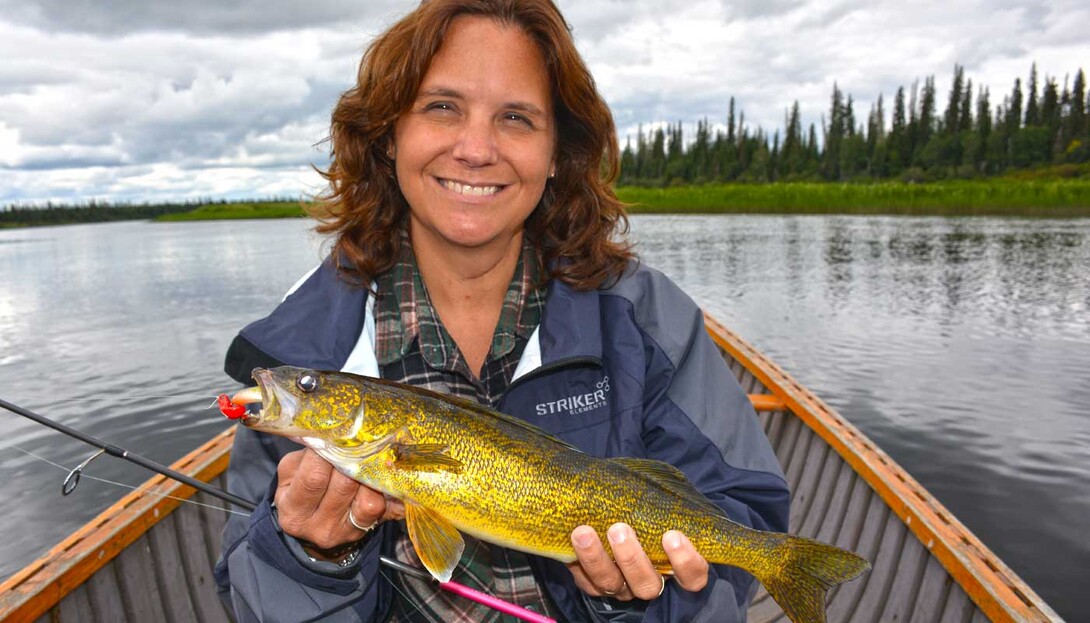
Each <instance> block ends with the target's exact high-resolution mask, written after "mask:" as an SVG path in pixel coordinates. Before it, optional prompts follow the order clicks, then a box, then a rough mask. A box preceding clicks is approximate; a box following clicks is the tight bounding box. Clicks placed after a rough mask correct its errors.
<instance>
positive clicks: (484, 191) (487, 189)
mask: <svg viewBox="0 0 1090 623" xmlns="http://www.w3.org/2000/svg"><path fill="white" fill-rule="evenodd" d="M439 183H440V184H442V185H443V188H446V189H447V190H452V191H454V192H456V193H458V194H459V195H466V196H470V197H484V196H487V195H494V194H496V193H498V192H499V191H500V187H499V186H470V185H468V184H459V183H458V182H454V181H451V180H439Z"/></svg>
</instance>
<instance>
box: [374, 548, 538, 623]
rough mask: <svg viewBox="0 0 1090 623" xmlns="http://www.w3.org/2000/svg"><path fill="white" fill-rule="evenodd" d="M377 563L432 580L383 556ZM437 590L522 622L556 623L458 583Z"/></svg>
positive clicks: (429, 576)
mask: <svg viewBox="0 0 1090 623" xmlns="http://www.w3.org/2000/svg"><path fill="white" fill-rule="evenodd" d="M379 561H380V562H382V564H384V565H386V566H387V567H390V568H391V569H396V570H398V571H400V572H401V573H406V574H408V575H411V576H414V577H418V578H423V579H427V580H430V579H433V578H432V577H431V574H430V573H428V572H427V571H424V570H423V569H417V568H416V567H410V566H409V565H406V564H403V563H400V562H398V561H396V560H392V559H390V558H387V557H385V556H382V557H381V558H379ZM439 588H441V589H443V590H445V591H447V592H450V593H454V594H455V595H459V596H461V597H465V598H466V599H469V600H471V601H475V602H477V603H479V604H482V605H485V606H488V607H489V608H492V609H493V610H499V611H500V612H502V613H504V614H510V615H511V616H513V617H515V618H517V619H519V620H522V621H529V622H530V623H556V619H550V618H549V617H547V616H543V615H541V614H538V613H537V612H534V611H533V610H527V609H526V608H523V607H522V606H519V605H516V604H513V603H510V602H507V601H504V600H502V599H497V598H495V597H493V596H491V595H486V594H485V593H482V592H480V591H478V590H474V589H472V588H469V587H468V586H466V585H465V584H459V583H458V582H454V581H450V582H440V583H439Z"/></svg>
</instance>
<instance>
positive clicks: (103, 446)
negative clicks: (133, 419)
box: [0, 398, 257, 511]
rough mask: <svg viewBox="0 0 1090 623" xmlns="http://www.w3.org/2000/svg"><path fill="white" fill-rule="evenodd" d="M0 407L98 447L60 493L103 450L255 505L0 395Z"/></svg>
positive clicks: (237, 502)
mask: <svg viewBox="0 0 1090 623" xmlns="http://www.w3.org/2000/svg"><path fill="white" fill-rule="evenodd" d="M0 407H3V408H5V409H7V410H8V411H11V412H12V413H15V414H16V415H21V416H23V417H25V418H27V419H29V420H33V421H35V422H37V423H39V424H41V425H42V426H48V427H49V428H52V429H53V430H55V431H59V432H62V433H64V434H65V435H68V436H69V437H72V438H75V439H78V440H80V441H82V442H83V443H85V444H87V445H90V446H94V447H96V448H98V449H99V451H98V452H97V453H95V454H93V455H91V456H90V457H89V458H88V459H87V460H86V461H84V462H82V463H80V464H79V466H77V467H76V468H75V469H73V470H72V471H71V472H69V473H68V477H67V478H65V479H64V485H63V486H62V487H61V494H62V495H68V494H69V493H72V491H74V490H75V489H76V485H78V484H79V478H80V474H81V473H82V471H83V469H84V468H85V467H87V464H88V463H90V462H91V461H93V460H94V459H95V458H97V457H98V456H100V455H101V454H102V453H103V452H105V453H106V454H109V455H110V456H115V457H117V458H119V459H124V460H126V461H128V462H130V463H135V464H136V465H139V466H140V467H143V468H144V469H148V470H151V471H153V472H155V473H157V474H161V475H163V476H166V477H167V478H172V479H174V480H177V481H178V482H181V483H183V484H187V485H189V486H190V487H193V488H194V489H197V490H198V491H203V492H204V493H207V494H208V495H211V496H214V497H217V498H219V499H221V500H223V501H225V502H230V503H231V504H234V505H235V506H238V507H239V508H244V509H246V510H248V511H253V510H254V509H255V508H257V506H256V505H255V504H254V503H253V502H251V501H249V500H244V499H242V498H240V497H238V496H237V495H234V494H232V493H229V492H227V491H224V490H223V489H220V488H218V487H213V486H212V485H210V484H208V483H206V482H201V481H200V480H197V479H195V478H192V477H190V476H186V475H185V474H183V473H181V472H178V471H175V470H173V469H170V468H169V467H167V466H166V465H162V464H160V463H156V462H155V461H152V460H150V459H146V458H144V457H142V456H140V455H139V454H134V453H132V452H129V451H128V450H126V449H124V448H119V447H117V446H115V445H113V444H108V443H106V442H105V441H102V440H100V439H96V438H94V437H92V436H90V435H87V434H84V433H81V432H80V431H78V430H76V429H74V428H70V427H68V426H65V425H64V424H61V423H60V422H56V421H53V420H51V419H49V418H47V417H45V416H43V415H38V414H37V413H34V412H33V411H31V410H29V409H24V408H23V407H20V406H18V405H14V404H12V403H10V402H8V401H6V400H4V399H2V398H0Z"/></svg>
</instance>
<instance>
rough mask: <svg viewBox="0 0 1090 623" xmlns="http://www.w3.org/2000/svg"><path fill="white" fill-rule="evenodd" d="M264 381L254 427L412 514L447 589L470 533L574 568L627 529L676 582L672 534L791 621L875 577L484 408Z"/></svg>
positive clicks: (315, 381) (354, 384) (373, 384)
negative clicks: (590, 550)
mask: <svg viewBox="0 0 1090 623" xmlns="http://www.w3.org/2000/svg"><path fill="white" fill-rule="evenodd" d="M254 379H255V380H256V381H257V383H258V386H257V387H254V388H250V389H247V390H243V391H242V392H240V393H239V394H237V395H236V396H235V397H234V399H233V401H234V402H235V403H237V404H243V403H249V402H257V401H259V400H260V401H261V403H262V409H261V411H260V413H258V414H256V415H248V416H247V417H245V418H244V419H243V420H242V423H243V424H244V425H246V426H248V427H250V428H253V429H255V430H259V431H264V432H266V433H272V434H274V435H282V436H286V437H292V438H296V439H297V440H299V441H301V442H302V443H304V444H305V445H307V446H309V447H311V448H313V449H314V450H315V451H316V452H317V453H318V454H319V455H321V456H322V457H323V458H325V459H326V460H327V461H329V462H330V463H332V464H333V465H334V466H335V467H336V468H337V469H338V470H339V471H341V472H342V473H344V474H346V475H348V476H349V477H351V478H354V479H356V480H357V481H359V482H361V483H363V484H365V485H367V486H368V487H371V488H373V489H376V490H378V491H382V492H383V493H385V494H387V495H390V496H392V497H395V498H398V499H400V500H402V501H403V502H404V504H405V522H406V527H407V528H408V533H409V538H410V539H411V540H412V543H413V546H414V548H415V549H416V553H417V554H418V555H419V556H420V560H421V562H423V564H424V566H425V567H426V568H427V569H428V570H429V571H430V572H431V574H432V575H433V576H434V577H435V578H436V579H438V580H440V581H447V580H449V579H450V577H451V574H452V572H453V571H454V568H455V567H456V566H457V564H458V561H459V559H460V558H461V556H462V551H463V549H464V547H465V543H464V541H463V539H462V535H461V534H460V532H459V531H461V532H465V533H466V534H470V535H472V536H474V537H476V538H478V539H482V540H485V541H488V542H490V543H495V544H498V545H501V546H503V547H508V548H511V549H516V550H520V551H523V552H528V553H530V554H537V555H540V556H547V557H549V558H552V559H555V560H558V561H561V562H565V563H569V562H573V561H574V560H575V559H576V557H575V550H574V549H573V547H572V544H571V540H570V535H571V532H572V530H574V529H575V528H576V527H577V526H579V525H583V524H586V525H589V526H591V527H592V528H594V529H595V530H596V531H597V532H598V534H599V535H602V534H605V532H606V529H607V528H608V527H609V526H610V525H612V524H614V523H616V522H625V523H627V524H628V525H630V526H631V527H632V528H633V530H635V532H636V535H637V537H638V538H639V541H640V543H641V544H642V545H643V547H644V550H645V551H646V552H647V555H648V556H649V557H650V559H651V561H652V563H653V564H654V565H655V566H656V568H657V569H658V570H659V571H660V572H661V573H670V572H671V571H670V563H669V560H668V559H667V557H666V553H665V551H664V550H663V548H662V534H663V533H664V532H666V531H667V530H671V529H674V530H680V531H681V532H682V533H684V534H685V535H686V536H687V537H688V538H689V540H690V541H692V543H693V545H694V546H695V547H696V549H697V551H699V552H700V553H701V555H703V556H704V558H705V559H707V560H708V562H710V563H713V564H726V565H733V566H736V567H740V568H742V569H745V570H746V571H748V572H749V573H751V574H753V575H754V576H756V578H757V579H758V580H760V582H761V583H762V584H763V585H764V586H765V588H766V589H767V590H768V592H769V594H770V595H771V596H772V598H773V599H775V600H776V602H777V603H778V604H780V606H781V607H782V608H783V610H784V612H785V613H786V614H787V616H788V617H789V618H790V619H791V620H792V621H795V622H796V623H802V622H807V623H809V622H813V621H824V620H825V593H826V591H827V590H828V589H829V588H830V587H832V586H834V585H836V584H839V583H841V582H845V581H847V580H850V579H852V578H854V577H856V576H858V575H859V574H861V573H862V572H863V571H865V570H867V569H868V568H869V567H870V564H869V563H868V562H867V561H866V560H864V559H863V558H861V557H859V556H857V555H855V554H853V553H851V552H848V551H845V550H842V549H839V548H836V547H833V546H831V545H826V544H824V543H820V542H818V541H813V540H810V539H806V538H802V537H797V536H791V535H787V534H783V533H779V532H765V531H760V530H753V529H750V528H747V527H745V526H742V525H740V524H738V523H735V522H733V521H731V520H730V519H728V518H727V516H726V514H725V513H724V512H723V510H722V509H720V508H719V507H718V506H716V505H715V504H713V503H712V502H711V501H709V500H708V499H707V498H705V497H704V496H703V495H701V494H700V492H698V491H697V490H696V488H695V487H694V486H693V485H692V484H691V483H689V481H688V480H686V478H685V475H684V474H682V472H681V471H680V470H678V469H677V468H675V467H673V466H671V465H668V464H666V463H662V462H659V461H653V460H648V459H637V458H613V459H599V458H595V457H592V456H590V455H588V454H585V453H583V452H580V451H579V450H577V449H576V448H574V447H572V446H570V445H568V444H567V443H565V442H563V441H561V440H559V439H557V438H555V437H552V436H550V435H548V434H547V433H545V432H544V431H542V430H541V429H538V428H536V427H534V426H532V425H530V424H527V423H526V422H523V421H522V420H519V419H517V418H514V417H511V416H508V415H504V414H502V413H498V412H496V411H492V410H490V409H487V408H485V407H483V406H481V405H479V404H477V403H475V402H472V401H468V400H463V399H460V398H455V397H452V396H447V395H443V394H437V393H435V392H431V391H427V390H424V389H421V388H417V387H412V386H408V385H401V384H397V383H391V382H388V381H383V380H379V379H374V378H369V377H363V376H357V375H354V374H348V373H343V372H322V371H315V370H306V369H301V368H292V367H280V368H272V369H261V368H259V369H256V370H254ZM603 541H604V540H603ZM603 544H604V545H605V546H606V548H607V551H608V547H609V546H608V542H606V541H604V542H603Z"/></svg>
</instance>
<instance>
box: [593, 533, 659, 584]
mask: <svg viewBox="0 0 1090 623" xmlns="http://www.w3.org/2000/svg"><path fill="white" fill-rule="evenodd" d="M606 537H607V538H608V539H609V547H610V549H612V550H613V559H614V560H615V561H616V565H617V568H618V569H620V571H621V573H622V574H623V575H624V581H625V582H627V583H628V590H629V591H630V592H631V593H632V595H634V596H635V597H638V598H639V599H654V598H655V597H658V596H659V590H660V589H661V588H662V576H660V575H659V572H658V571H655V566H654V565H652V564H651V559H650V558H648V557H647V554H646V553H645V552H644V551H643V546H641V545H640V542H639V540H637V538H636V532H635V531H634V530H632V528H631V527H630V526H628V525H627V524H623V523H616V524H613V525H612V526H610V527H609V530H608V531H607V532H606Z"/></svg>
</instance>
